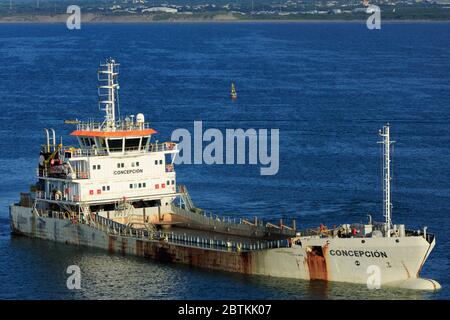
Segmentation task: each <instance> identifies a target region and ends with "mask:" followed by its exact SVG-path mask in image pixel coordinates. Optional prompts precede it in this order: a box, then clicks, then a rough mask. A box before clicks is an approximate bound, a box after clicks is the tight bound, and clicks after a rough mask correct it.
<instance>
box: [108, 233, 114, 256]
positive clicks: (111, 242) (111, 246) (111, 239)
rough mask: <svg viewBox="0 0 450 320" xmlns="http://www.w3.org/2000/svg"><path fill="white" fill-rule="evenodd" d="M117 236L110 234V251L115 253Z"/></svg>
mask: <svg viewBox="0 0 450 320" xmlns="http://www.w3.org/2000/svg"><path fill="white" fill-rule="evenodd" d="M115 242H116V237H114V236H111V235H109V236H108V251H109V252H110V253H114V252H115V251H116V248H115V245H116V243H115Z"/></svg>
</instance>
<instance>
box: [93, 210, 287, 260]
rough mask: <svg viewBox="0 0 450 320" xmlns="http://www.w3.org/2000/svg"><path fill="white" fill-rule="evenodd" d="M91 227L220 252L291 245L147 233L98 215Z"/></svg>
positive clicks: (167, 233) (282, 242)
mask: <svg viewBox="0 0 450 320" xmlns="http://www.w3.org/2000/svg"><path fill="white" fill-rule="evenodd" d="M91 225H92V226H94V227H96V228H98V229H100V230H102V231H106V232H108V233H110V234H115V235H120V236H130V237H136V238H142V239H148V240H166V241H168V242H172V243H177V244H183V245H189V246H195V247H204V248H213V249H221V250H224V249H225V250H235V251H241V250H245V251H248V250H266V249H271V248H286V247H290V246H292V243H291V241H290V240H289V239H282V240H261V241H253V242H245V241H233V240H231V241H226V240H217V239H214V238H207V237H200V236H193V235H188V234H186V233H183V234H178V233H174V232H164V231H149V230H145V229H136V228H132V227H128V226H126V225H124V224H121V223H119V222H115V221H113V220H111V219H107V218H104V217H102V216H99V215H97V214H96V215H95V218H94V220H93V221H92V224H91Z"/></svg>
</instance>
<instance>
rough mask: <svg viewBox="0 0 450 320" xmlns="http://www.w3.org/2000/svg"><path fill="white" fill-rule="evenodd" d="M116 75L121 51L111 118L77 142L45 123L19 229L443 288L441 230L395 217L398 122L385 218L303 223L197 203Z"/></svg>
mask: <svg viewBox="0 0 450 320" xmlns="http://www.w3.org/2000/svg"><path fill="white" fill-rule="evenodd" d="M118 75H119V64H118V63H117V62H116V61H114V60H113V59H108V60H107V61H106V63H103V64H100V68H99V70H98V80H99V86H98V94H99V107H100V109H101V110H102V111H104V114H105V116H104V119H103V120H102V121H98V122H95V121H88V122H82V121H78V120H74V121H69V122H66V123H69V124H72V125H76V129H75V130H74V131H73V132H72V133H71V136H73V137H74V138H76V140H77V143H78V145H77V146H66V145H64V144H63V143H62V138H61V140H60V141H61V142H60V143H58V142H57V140H56V133H55V131H54V130H53V129H45V133H46V135H45V138H46V141H45V144H43V145H42V146H41V148H40V156H39V163H38V165H37V168H36V175H37V182H36V184H34V185H32V186H31V188H30V191H29V192H24V193H21V195H20V200H19V201H18V202H17V203H14V204H11V205H10V224H11V232H12V234H15V235H22V236H28V237H33V238H39V239H43V240H51V241H56V242H61V243H65V244H68V245H77V246H86V247H95V248H100V249H104V250H108V251H109V252H111V253H119V254H123V255H136V256H140V257H144V258H149V259H155V260H159V261H165V262H172V263H182V264H186V265H189V266H193V267H200V268H208V269H213V270H222V271H227V272H238V273H243V274H248V275H261V276H270V277H283V278H292V279H303V280H310V281H313V280H321V281H338V282H349V283H355V284H363V285H368V286H373V287H383V286H386V287H387V286H391V287H400V288H407V289H417V290H438V289H439V288H440V285H439V283H438V282H437V281H435V280H431V279H424V278H421V277H420V276H419V274H420V271H421V269H422V267H423V265H424V263H425V261H426V260H427V258H428V256H429V255H430V253H431V251H432V250H433V247H434V246H435V242H436V240H435V236H434V235H433V234H431V233H429V232H427V229H426V228H423V229H421V230H410V229H406V228H405V225H403V224H394V223H393V222H392V218H391V189H390V188H391V187H390V185H391V161H390V153H391V151H390V146H391V144H392V141H391V140H390V132H389V125H386V126H384V127H383V129H382V130H380V132H379V135H380V136H381V138H382V141H381V143H382V144H383V150H384V164H383V175H384V177H383V181H384V188H383V189H384V203H383V208H384V209H383V216H384V221H382V222H375V221H372V219H369V221H368V222H367V223H365V224H361V223H353V224H351V223H349V224H342V225H340V226H337V227H334V228H327V227H325V226H324V225H320V227H318V228H310V229H305V230H302V229H298V228H297V226H296V224H295V221H292V223H290V224H289V225H288V224H287V223H286V222H285V221H283V220H280V221H277V222H273V221H272V223H269V222H263V221H262V220H260V219H257V218H255V219H254V220H253V219H239V218H236V217H234V218H231V217H222V216H217V215H214V214H211V213H207V212H206V211H204V210H202V209H200V208H197V207H196V206H195V205H194V203H193V201H192V199H191V197H190V195H189V193H188V190H187V188H186V186H183V185H178V184H177V179H176V173H175V169H174V159H175V157H176V156H177V153H178V152H179V150H178V145H177V144H176V143H174V142H171V141H168V142H164V143H158V141H155V142H154V141H153V139H152V136H153V135H154V134H156V130H154V129H153V128H151V127H150V125H149V123H148V122H146V120H145V116H144V115H143V114H141V113H139V114H137V115H136V116H126V117H125V118H122V117H121V116H120V115H119V114H116V109H117V108H116V107H117V101H118V99H117V97H118V89H119V83H118ZM380 215H381V213H380Z"/></svg>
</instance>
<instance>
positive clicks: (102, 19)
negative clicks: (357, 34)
mask: <svg viewBox="0 0 450 320" xmlns="http://www.w3.org/2000/svg"><path fill="white" fill-rule="evenodd" d="M67 18H68V15H67V14H58V15H39V16H35V15H24V16H9V17H0V24H53V23H54V24H56V23H66V21H67ZM381 22H382V24H383V23H385V24H407V23H450V20H438V19H436V20H433V19H384V20H382V21H381ZM81 23H82V24H115V23H117V24H127V23H129V24H133V23H142V24H164V23H166V24H182V23H305V24H314V23H330V24H331V23H366V20H365V19H239V18H236V17H233V16H229V15H228V16H227V15H223V16H216V17H214V18H211V19H207V18H200V19H199V18H191V19H190V18H179V19H163V20H155V19H153V17H152V16H102V15H94V14H85V15H83V16H82V19H81Z"/></svg>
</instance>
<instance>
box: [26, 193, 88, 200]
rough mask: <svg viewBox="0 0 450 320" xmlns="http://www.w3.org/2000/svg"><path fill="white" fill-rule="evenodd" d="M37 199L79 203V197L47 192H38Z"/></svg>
mask: <svg viewBox="0 0 450 320" xmlns="http://www.w3.org/2000/svg"><path fill="white" fill-rule="evenodd" d="M35 199H37V200H51V201H68V202H79V201H80V196H79V195H76V194H74V195H68V194H60V193H54V192H50V193H49V192H45V191H36V192H35Z"/></svg>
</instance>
